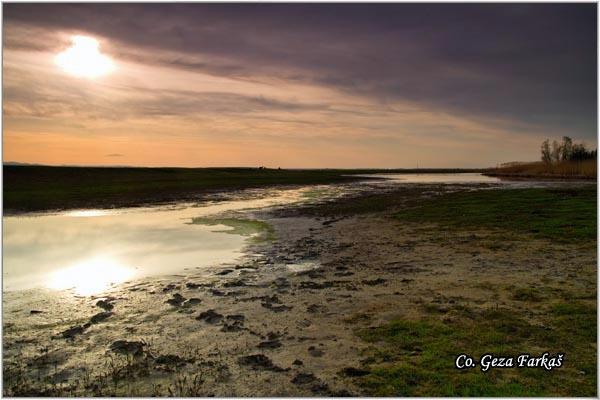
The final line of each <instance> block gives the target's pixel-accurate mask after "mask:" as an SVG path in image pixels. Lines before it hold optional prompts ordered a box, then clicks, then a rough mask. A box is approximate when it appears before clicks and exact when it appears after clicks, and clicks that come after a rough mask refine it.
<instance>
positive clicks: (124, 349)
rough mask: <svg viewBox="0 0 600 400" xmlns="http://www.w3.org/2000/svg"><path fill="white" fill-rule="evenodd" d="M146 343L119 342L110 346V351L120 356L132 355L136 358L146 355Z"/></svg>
mask: <svg viewBox="0 0 600 400" xmlns="http://www.w3.org/2000/svg"><path fill="white" fill-rule="evenodd" d="M145 346H146V343H144V342H139V341H133V342H130V341H127V340H117V341H115V342H113V344H111V345H110V350H112V351H114V352H115V353H119V354H131V355H134V356H139V355H142V354H143V353H144V347H145Z"/></svg>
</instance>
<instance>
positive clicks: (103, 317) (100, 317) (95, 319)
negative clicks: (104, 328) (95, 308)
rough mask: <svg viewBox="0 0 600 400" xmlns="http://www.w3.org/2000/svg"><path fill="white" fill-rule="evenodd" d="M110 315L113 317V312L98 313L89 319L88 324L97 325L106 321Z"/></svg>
mask: <svg viewBox="0 0 600 400" xmlns="http://www.w3.org/2000/svg"><path fill="white" fill-rule="evenodd" d="M111 315H113V312H111V311H103V312H99V313H98V314H96V315H94V316H93V317H92V318H90V322H91V323H92V324H97V323H100V322H102V321H104V320H106V319H107V318H108V317H110V316H111Z"/></svg>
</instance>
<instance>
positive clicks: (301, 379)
mask: <svg viewBox="0 0 600 400" xmlns="http://www.w3.org/2000/svg"><path fill="white" fill-rule="evenodd" d="M316 381H317V377H316V376H314V375H313V374H311V373H306V372H299V373H297V374H296V376H294V378H293V379H292V383H293V384H294V385H306V384H309V383H313V382H316Z"/></svg>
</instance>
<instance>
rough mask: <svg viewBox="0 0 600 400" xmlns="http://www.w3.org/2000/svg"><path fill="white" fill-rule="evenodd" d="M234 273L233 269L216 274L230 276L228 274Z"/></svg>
mask: <svg viewBox="0 0 600 400" xmlns="http://www.w3.org/2000/svg"><path fill="white" fill-rule="evenodd" d="M232 272H233V270H232V269H224V270H222V271H219V272H217V273H215V275H228V274H230V273H232Z"/></svg>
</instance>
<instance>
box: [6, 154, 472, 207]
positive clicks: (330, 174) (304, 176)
mask: <svg viewBox="0 0 600 400" xmlns="http://www.w3.org/2000/svg"><path fill="white" fill-rule="evenodd" d="M482 171H483V170H482V169H448V168H446V169H419V170H416V169H405V170H378V169H352V170H351V169H348V170H341V169H320V170H319V169H315V170H302V169H293V170H285V169H284V170H279V169H265V168H124V167H103V168H101V167H49V166H14V165H13V166H11V165H4V171H3V173H4V192H3V196H4V198H3V200H4V201H3V207H4V212H5V214H7V215H8V214H10V215H16V214H19V213H27V212H36V211H65V210H71V209H85V208H102V209H111V208H123V207H139V206H148V205H161V204H169V203H173V202H182V201H199V200H205V199H210V198H212V197H214V196H217V197H218V196H219V195H220V194H227V193H232V192H236V191H240V190H246V189H260V188H285V187H299V186H303V185H318V184H336V183H352V182H357V181H368V180H377V179H381V178H374V177H366V176H362V175H365V174H367V175H368V174H398V173H404V174H420V173H427V174H430V173H440V174H444V173H473V172H482Z"/></svg>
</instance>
